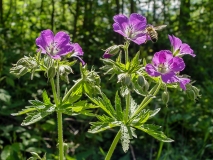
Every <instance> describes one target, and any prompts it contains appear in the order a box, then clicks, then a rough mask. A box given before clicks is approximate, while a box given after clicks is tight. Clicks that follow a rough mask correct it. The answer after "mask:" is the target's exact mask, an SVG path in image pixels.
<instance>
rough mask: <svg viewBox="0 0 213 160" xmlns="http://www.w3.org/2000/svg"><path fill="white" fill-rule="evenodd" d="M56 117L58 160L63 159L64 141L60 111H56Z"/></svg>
mask: <svg viewBox="0 0 213 160" xmlns="http://www.w3.org/2000/svg"><path fill="white" fill-rule="evenodd" d="M57 118H58V143H59V160H64V145H63V144H64V142H63V123H62V113H61V112H59V111H58V112H57Z"/></svg>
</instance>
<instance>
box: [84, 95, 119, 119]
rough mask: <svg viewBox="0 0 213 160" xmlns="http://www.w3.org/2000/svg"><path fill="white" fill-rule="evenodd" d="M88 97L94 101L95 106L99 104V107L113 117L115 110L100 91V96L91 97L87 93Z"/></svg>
mask: <svg viewBox="0 0 213 160" xmlns="http://www.w3.org/2000/svg"><path fill="white" fill-rule="evenodd" d="M87 96H88V97H89V99H90V100H91V101H92V102H93V103H95V104H96V105H97V106H99V107H100V108H101V109H103V110H104V112H106V113H107V114H108V115H109V116H110V117H112V118H114V115H115V110H114V108H113V107H112V104H111V102H110V100H109V99H108V98H107V97H106V96H105V95H104V94H103V93H102V98H101V97H98V98H91V97H90V96H89V95H87Z"/></svg>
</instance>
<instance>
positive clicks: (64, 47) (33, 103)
mask: <svg viewBox="0 0 213 160" xmlns="http://www.w3.org/2000/svg"><path fill="white" fill-rule="evenodd" d="M36 45H37V46H38V50H37V54H35V55H33V56H25V57H23V58H21V59H20V60H18V62H17V63H16V64H14V66H13V67H12V68H11V70H10V72H11V73H12V74H14V75H16V76H17V77H19V78H20V77H21V76H23V75H25V74H26V73H28V72H29V73H31V79H32V78H33V76H34V74H35V72H43V73H44V76H45V77H46V78H47V79H48V80H47V83H48V84H50V85H51V88H52V93H49V94H48V93H47V91H46V90H43V93H42V97H43V99H42V100H37V99H36V100H29V103H30V105H29V106H26V107H25V109H22V111H20V112H18V113H14V114H12V115H14V116H17V115H22V114H26V115H27V116H26V118H25V120H24V121H23V122H22V124H21V125H22V126H27V125H30V124H33V123H35V122H38V121H40V120H41V119H43V118H46V117H47V116H48V115H50V114H53V113H57V122H58V148H59V156H58V159H59V160H63V159H64V147H65V146H66V145H65V143H64V142H63V117H62V116H63V114H67V115H70V116H72V115H78V114H83V115H87V116H93V114H92V113H91V109H92V108H93V107H94V105H92V104H89V103H87V101H85V100H80V98H81V96H82V94H83V93H86V94H87V95H91V94H94V93H98V92H99V90H100V89H99V83H100V78H99V76H98V74H97V73H96V72H95V71H94V70H93V69H92V70H91V71H88V70H87V66H86V63H85V62H84V61H83V60H82V58H81V56H83V54H84V52H83V50H82V48H81V47H80V45H79V44H78V43H71V42H70V37H69V35H68V34H67V33H65V32H63V31H60V32H58V33H57V34H56V35H55V36H54V34H53V32H52V31H51V30H49V29H47V30H44V31H42V32H41V34H40V36H39V37H38V38H37V39H36ZM72 57H75V58H77V59H78V60H79V61H80V62H81V63H80V73H81V77H80V78H79V79H77V80H75V81H74V82H75V83H74V85H73V86H72V87H71V88H70V89H68V88H66V90H65V93H64V95H63V96H61V91H60V90H61V88H60V80H62V81H64V82H66V83H69V76H70V74H71V73H73V70H72V68H71V67H72V66H73V65H74V64H76V62H77V60H73V59H72ZM50 95H53V100H52V99H51V97H50ZM32 155H33V157H31V158H29V159H45V156H44V157H43V158H41V157H40V156H39V155H38V154H37V153H35V152H32Z"/></svg>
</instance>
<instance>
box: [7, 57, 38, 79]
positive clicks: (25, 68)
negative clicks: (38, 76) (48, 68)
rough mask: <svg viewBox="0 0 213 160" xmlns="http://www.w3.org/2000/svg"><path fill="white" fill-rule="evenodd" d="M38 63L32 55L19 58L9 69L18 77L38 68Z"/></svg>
mask: <svg viewBox="0 0 213 160" xmlns="http://www.w3.org/2000/svg"><path fill="white" fill-rule="evenodd" d="M38 66H39V65H38V64H37V62H36V60H35V58H33V57H27V56H25V57H24V58H21V59H20V60H19V61H18V62H17V63H16V64H14V65H13V67H12V68H11V69H10V73H12V74H14V75H15V76H17V77H18V78H19V77H21V76H23V75H25V74H26V73H27V72H30V71H32V70H33V71H34V70H36V69H37V68H38Z"/></svg>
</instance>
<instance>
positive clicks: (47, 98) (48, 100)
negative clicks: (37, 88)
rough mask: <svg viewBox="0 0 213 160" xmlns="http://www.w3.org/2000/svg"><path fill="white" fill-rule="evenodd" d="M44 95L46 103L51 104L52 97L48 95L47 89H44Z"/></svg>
mask: <svg viewBox="0 0 213 160" xmlns="http://www.w3.org/2000/svg"><path fill="white" fill-rule="evenodd" d="M42 97H43V101H44V103H45V104H51V102H50V98H49V97H48V95H47V92H46V90H44V91H43V93H42Z"/></svg>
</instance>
